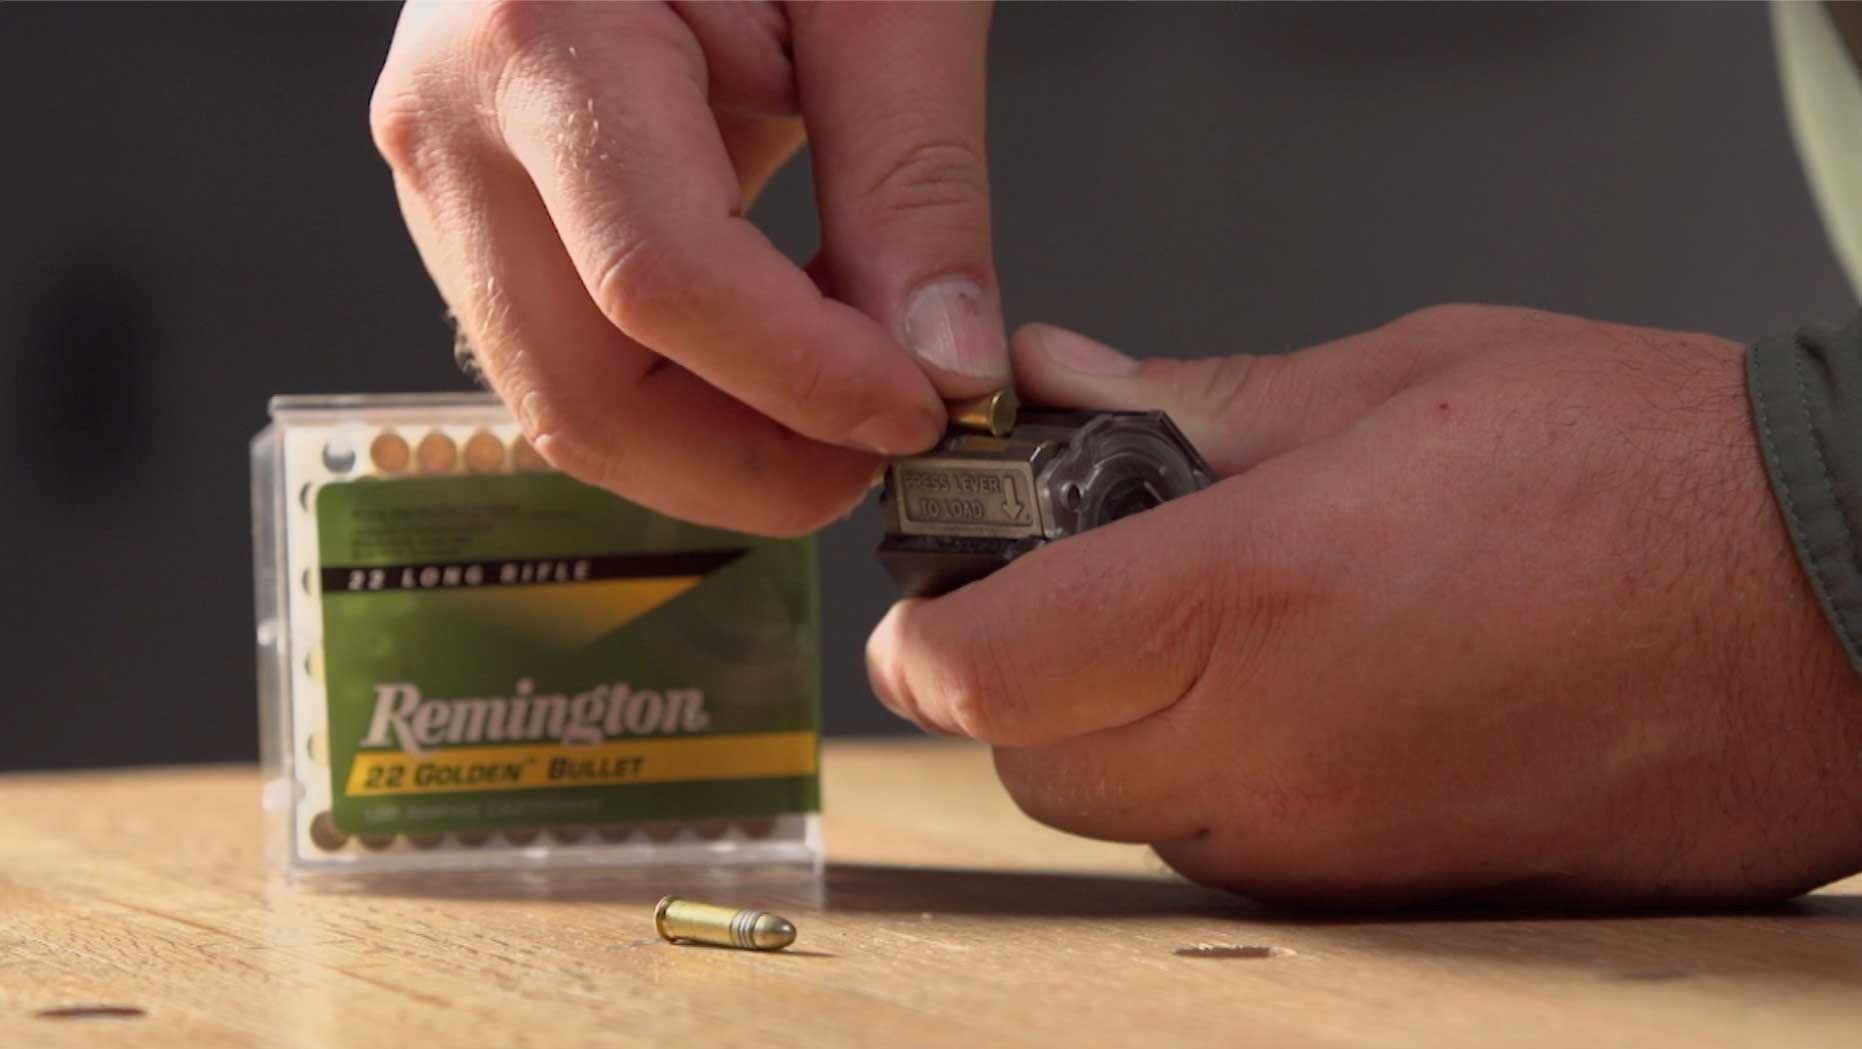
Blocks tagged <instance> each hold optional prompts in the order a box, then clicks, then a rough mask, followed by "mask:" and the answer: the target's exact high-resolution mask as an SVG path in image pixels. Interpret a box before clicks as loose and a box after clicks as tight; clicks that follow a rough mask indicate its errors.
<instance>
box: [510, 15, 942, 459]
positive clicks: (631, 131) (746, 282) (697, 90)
mask: <svg viewBox="0 0 1862 1049" xmlns="http://www.w3.org/2000/svg"><path fill="white" fill-rule="evenodd" d="M493 10H494V11H495V12H497V13H498V17H497V18H496V19H495V20H493V21H492V22H491V23H490V26H489V27H488V32H487V33H486V34H485V37H486V39H487V40H488V41H489V42H488V44H487V45H486V46H485V47H484V48H483V50H485V51H486V52H487V53H488V54H489V56H490V60H489V61H481V62H480V63H479V67H480V69H479V75H478V76H477V77H476V80H475V86H476V87H477V89H478V91H479V100H480V102H481V104H482V105H483V106H484V107H485V108H486V109H487V110H488V111H489V112H490V113H491V114H493V119H492V121H491V126H492V129H493V130H494V131H495V133H496V134H497V135H498V137H499V140H500V141H501V142H502V143H503V144H504V145H505V146H506V147H507V148H508V149H509V150H510V151H511V153H512V155H514V156H515V157H516V158H517V159H518V161H519V162H520V163H521V164H522V165H523V167H524V169H525V170H526V171H527V172H528V173H529V175H530V177H531V179H532V180H533V181H534V182H535V183H536V186H537V189H538V192H539V193H540V195H541V197H542V199H543V203H544V206H545V207H546V208H547V209H548V212H549V217H550V219H551V220H552V221H553V223H554V225H555V228H556V230H557V231H558V234H559V235H560V236H561V238H562V241H563V244H564V246H565V247H566V248H567V249H568V253H569V256H570V258H571V260H572V261H573V262H574V265H575V270H576V272H577V274H578V275H579V276H580V279H581V282H582V284H583V286H584V287H585V288H586V289H587V293H588V295H589V296H590V297H591V298H592V299H593V300H594V302H595V304H596V306H597V307H599V308H600V310H601V312H602V314H603V315H604V316H605V317H607V319H608V320H609V321H610V322H612V323H613V325H614V326H615V327H617V328H619V329H620V330H621V331H623V332H625V333H626V334H627V335H628V336H629V337H631V338H633V339H634V340H635V341H637V342H639V343H640V344H641V345H643V346H645V347H647V348H648V349H651V350H653V351H654V352H655V353H658V354H660V355H661V356H664V357H667V358H669V359H671V360H674V361H676V362H678V363H679V364H681V365H684V366H685V367H686V368H688V369H689V370H691V371H692V372H693V373H695V374H696V375H698V376H699V377H701V378H703V379H704V380H705V381H706V382H708V383H710V384H711V385H713V386H716V387H717V388H719V389H721V390H723V391H724V392H726V393H728V394H730V395H731V396H733V397H735V398H737V399H738V400H740V401H743V402H744V403H746V404H748V405H750V406H752V407H754V408H756V409H757V410H759V411H761V412H762V413H764V414H766V415H768V416H770V417H772V418H774V419H776V420H777V421H779V422H781V423H783V424H784V425H786V426H788V427H789V428H791V429H793V430H795V431H797V432H798V433H802V434H805V435H807V436H810V437H814V438H818V439H820V440H823V441H830V442H834V443H838V444H846V445H849V446H853V447H860V448H864V449H867V450H870V451H877V452H885V453H898V452H906V451H913V450H916V449H919V448H923V447H926V446H928V445H929V444H930V443H931V442H932V441H933V440H934V439H935V438H936V437H937V435H938V434H939V433H940V432H941V429H942V423H943V409H942V405H941V404H940V403H939V401H938V398H937V396H936V393H935V391H934V390H933V389H932V388H931V386H930V385H929V384H928V383H927V382H926V380H925V378H924V375H923V373H922V372H921V371H920V370H919V369H918V368H916V367H914V366H913V365H912V363H911V361H910V359H909V358H908V357H907V356H906V355H905V354H904V353H903V352H902V351H901V350H900V349H899V348H898V346H897V345H896V344H895V343H894V341H893V340H892V339H891V338H889V337H888V335H887V333H886V332H885V331H884V329H882V328H881V327H880V326H879V325H877V324H876V323H874V322H873V321H872V320H871V319H870V318H868V317H866V316H865V315H863V314H861V313H860V312H859V311H857V310H855V309H853V308H852V307H850V306H847V305H846V304H844V303H838V302H833V301H831V300H828V299H826V298H824V297H823V296H822V294H821V293H820V291H819V289H817V288H816V287H815V285H814V283H813V282H812V281H810V280H809V279H808V277H807V276H806V275H805V274H804V273H803V272H802V271H801V270H800V269H799V268H798V267H796V266H795V265H794V264H793V263H791V262H790V261H789V260H788V259H786V258H784V257H783V256H782V254H781V253H780V252H778V251H777V250H776V248H775V247H774V246H773V245H771V244H770V243H769V241H768V240H767V239H766V238H765V237H764V236H763V235H762V233H761V232H759V231H758V230H757V229H756V227H755V226H753V225H751V224H750V223H749V222H748V221H746V220H745V219H744V218H743V217H742V216H741V213H740V212H741V206H742V186H741V185H740V184H739V181H738V175H737V172H736V170H735V169H734V168H733V166H732V163H731V158H730V155H729V152H728V150H727V149H726V146H725V144H724V142H723V141H722V139H721V136H720V134H719V131H718V129H717V126H716V124H715V123H714V117H713V114H712V112H711V109H710V107H709V104H708V100H707V98H706V93H705V88H706V83H707V81H706V63H705V60H704V55H703V53H702V51H701V50H700V49H699V46H698V43H697V41H696V39H695V38H694V37H693V36H692V35H691V32H690V30H689V29H688V28H687V26H686V25H685V23H684V22H682V21H680V20H679V18H678V17H677V16H676V15H674V14H673V13H672V12H671V11H670V10H668V9H666V8H662V7H658V6H655V5H649V4H561V5H558V4H514V5H504V6H500V7H497V8H494V9H493Z"/></svg>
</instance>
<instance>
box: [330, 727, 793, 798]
mask: <svg viewBox="0 0 1862 1049" xmlns="http://www.w3.org/2000/svg"><path fill="white" fill-rule="evenodd" d="M816 741H817V737H816V735H815V733H813V732H756V733H746V734H744V735H735V736H703V737H699V738H693V739H629V740H619V741H616V742H613V743H601V744H597V745H594V746H568V745H565V744H561V743H546V744H541V745H535V744H524V745H517V746H506V747H460V748H458V749H455V750H439V751H434V752H433V753H431V754H429V755H427V756H426V757H424V758H417V757H414V756H412V755H410V754H406V753H403V752H401V751H398V750H391V751H367V752H364V753H361V754H358V755H356V761H355V765H354V766H353V767H352V768H351V769H350V770H349V785H348V786H347V787H346V788H345V790H344V793H345V794H346V795H348V796H349V797H352V798H369V797H379V796H381V795H384V794H452V793H457V792H459V791H468V790H539V789H543V788H548V787H614V786H621V785H624V784H628V783H677V782H681V781H689V780H718V779H762V778H766V777H776V776H812V775H814V774H815V770H816V753H817V748H816Z"/></svg>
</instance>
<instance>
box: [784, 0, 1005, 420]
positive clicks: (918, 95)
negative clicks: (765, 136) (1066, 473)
mask: <svg viewBox="0 0 1862 1049" xmlns="http://www.w3.org/2000/svg"><path fill="white" fill-rule="evenodd" d="M792 10H793V11H794V15H793V22H794V34H795V65H796V77H797V82H798V89H799V94H800V101H801V106H802V112H803V114H804V116H805V117H806V119H807V121H808V135H809V140H810V142H811V143H812V149H813V150H814V164H815V185H816V190H817V192H818V194H819V199H820V206H821V234H822V250H823V254H824V257H825V259H826V261H827V263H828V269H829V276H830V278H831V280H832V284H833V288H834V291H835V294H836V295H837V296H838V297H840V298H842V299H845V300H846V301H848V302H851V303H852V304H854V305H855V306H858V307H859V308H860V309H862V310H864V311H866V312H867V313H868V314H869V315H871V316H873V317H876V318H878V319H879V320H880V322H881V323H882V324H883V325H884V326H885V327H886V329H887V330H888V331H889V332H891V333H892V334H893V336H894V337H895V338H896V339H897V340H898V341H899V342H900V343H901V344H903V345H905V346H907V347H909V348H910V349H911V350H912V352H913V353H914V354H916V355H917V357H918V359H919V361H920V362H921V363H922V364H923V365H924V367H925V368H926V370H927V374H929V375H930V376H931V379H932V382H933V383H934V384H935V385H936V386H937V388H938V390H939V391H940V392H941V393H943V394H944V395H945V396H948V397H957V396H965V395H969V394H976V393H982V392H985V391H988V390H992V389H996V388H999V387H1001V386H1002V385H1003V384H1004V383H1006V382H1007V381H1008V374H1009V371H1008V351H1007V347H1006V342H1007V340H1006V339H1005V338H1004V328H1003V323H1002V302H1001V296H1000V293H999V292H998V290H997V285H996V272H995V263H994V260H993V255H992V250H991V247H990V220H989V171H988V165H987V161H986V159H985V157H986V153H985V150H984V124H985V113H984V77H985V65H986V59H987V50H988V47H987V45H988V35H989V15H990V11H989V6H988V5H987V4H981V3H954V4H830V5H822V6H820V7H809V8H799V7H798V8H794V9H792Z"/></svg>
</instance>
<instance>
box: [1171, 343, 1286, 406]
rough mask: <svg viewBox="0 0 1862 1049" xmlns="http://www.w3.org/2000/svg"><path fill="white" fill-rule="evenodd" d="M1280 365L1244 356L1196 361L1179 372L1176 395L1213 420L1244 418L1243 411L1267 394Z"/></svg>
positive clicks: (1275, 361)
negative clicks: (1203, 411) (1196, 406)
mask: <svg viewBox="0 0 1862 1049" xmlns="http://www.w3.org/2000/svg"><path fill="white" fill-rule="evenodd" d="M1278 365H1279V361H1278V360H1276V359H1275V358H1272V357H1257V356H1254V355H1251V354H1245V353H1242V354H1235V355H1233V356H1229V357H1212V358H1209V359H1206V360H1201V361H1196V362H1194V363H1192V364H1190V365H1187V366H1183V367H1179V368H1178V369H1177V370H1176V374H1175V380H1176V385H1177V387H1178V389H1177V390H1176V391H1175V392H1176V394H1177V396H1178V397H1180V398H1181V399H1182V400H1183V401H1184V402H1185V403H1189V404H1196V405H1200V406H1203V408H1204V410H1205V411H1206V412H1207V413H1208V414H1209V416H1210V417H1212V418H1217V419H1229V418H1245V417H1246V415H1245V412H1244V410H1245V409H1246V408H1248V407H1249V405H1251V404H1255V403H1259V402H1260V401H1261V399H1262V398H1263V397H1265V396H1267V395H1268V393H1269V388H1270V386H1271V385H1272V381H1273V377H1274V375H1275V373H1276V371H1277V369H1278Z"/></svg>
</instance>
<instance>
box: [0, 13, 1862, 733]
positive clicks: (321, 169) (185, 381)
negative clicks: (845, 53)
mask: <svg viewBox="0 0 1862 1049" xmlns="http://www.w3.org/2000/svg"><path fill="white" fill-rule="evenodd" d="M394 19H395V11H394V10H393V9H392V8H390V7H385V6H357V7H349V6H315V7H285V6H276V5H265V6H262V7H260V6H251V7H231V6H229V7H220V6H216V7H210V8H194V7H176V6H162V7H135V8H116V7H99V6H89V5H84V6H58V7H39V6H21V5H5V6H0V99H4V100H5V101H4V103H0V104H3V105H4V106H5V115H6V122H5V128H6V138H5V142H6V148H5V149H4V150H3V151H0V190H3V192H0V347H3V348H4V350H3V352H0V375H3V376H4V378H3V379H0V413H3V415H4V418H5V419H6V421H7V422H6V426H7V429H6V431H5V432H6V433H7V434H8V435H10V439H8V440H6V441H5V442H4V443H3V444H0V490H4V492H5V493H6V496H7V500H6V507H5V511H4V514H0V538H3V539H4V544H3V545H0V550H4V552H5V554H6V556H7V557H8V559H9V563H8V565H7V567H6V570H5V572H4V576H3V578H4V579H5V580H6V582H5V584H4V585H5V588H6V590H5V593H6V596H7V600H6V601H5V602H4V604H3V605H0V615H4V616H5V620H4V627H5V629H4V631H3V632H0V658H3V660H4V663H3V665H4V668H5V677H4V680H5V682H6V688H7V691H6V693H5V699H4V707H3V708H0V709H4V710H5V714H4V715H0V718H3V719H4V720H3V721H0V726H3V728H0V768H6V767H23V766H56V765H76V764H121V763H142V762H163V761H197V760H204V759H225V758H244V757H248V756H250V755H251V754H252V753H253V752H254V742H253V741H254V738H255V734H256V728H255V723H254V714H253V702H252V686H251V680H252V657H251V643H250V638H251V609H250V596H249V595H250V590H249V572H250V561H249V552H248V541H247V509H246V506H247V504H246V476H245V459H244V449H245V442H246V439H247V438H248V437H249V436H250V434H251V433H252V432H253V431H254V430H256V429H257V428H258V427H259V426H260V425H261V424H262V423H263V419H264V402H265V398H266V397H267V396H268V395H270V394H272V393H275V392H286V391H297V392H314V391H335V390H362V391H392V390H408V389H434V388H449V387H455V386H459V385H460V381H459V379H458V377H457V376H456V375H455V374H454V372H453V371H452V368H451V364H450V362H449V359H448V350H449V342H448V338H447V334H446V331H445V329H444V327H443V325H442V323H441V320H440V307H439V304H438V301H437V299H436V298H435V296H434V294H433V292H432V290H431V288H430V287H429V285H428V283H427V281H426V278H425V276H424V274H423V273H422V272H421V270H420V266H419V263H418V261H417V260H416V258H415V256H414V254H413V251H412V249H411V248H410V247H409V246H408V244H407V242H406V238H405V236H404V235H403V233H402V232H401V231H400V229H399V221H398V218H397V216H396V213H395V208H394V202H393V197H392V193H391V191H390V189H389V186H388V181H387V178H386V176H385V174H384V172H383V170H382V168H381V166H380V165H379V163H378V162H377V160H376V159H375V157H374V155H373V152H372V150H371V147H370V145H369V141H368V135H367V131H366V128H365V126H364V110H365V107H366V103H367V99H368V95H369V90H370V87H371V84H372V82H373V77H374V72H375V69H376V66H377V64H378V63H379V61H380V57H381V55H382V54H383V52H384V50H385V48H386V45H387V41H388V38H389V35H390V31H391V29H392V26H393V23H394ZM992 65H993V82H992V95H993V97H992V101H991V114H990V119H991V134H992V149H993V153H994V161H995V173H994V179H995V192H996V201H997V218H998V231H999V238H1000V258H1001V264H1002V271H1003V273H1002V276H1003V283H1004V285H1005V289H1006V298H1007V302H1008V308H1009V312H1010V315H1011V320H1013V321H1022V320H1033V319H1043V320H1053V321H1056V322H1060V323H1065V324H1068V325H1070V326H1073V327H1077V328H1079V329H1081V330H1084V331H1087V332H1089V333H1093V334H1096V335H1098V336H1100V337H1102V338H1105V339H1107V340H1108V341H1111V342H1114V343H1116V344H1120V345H1123V346H1126V347H1129V348H1132V349H1135V350H1139V351H1142V352H1146V353H1151V354H1172V355H1194V354H1202V353H1217V352H1229V351H1240V350H1248V351H1264V352H1265V351H1278V350H1283V349H1287V348H1290V347H1296V346H1299V345H1302V344H1305V343H1310V342H1314V341H1317V340H1322V339H1326V338H1330V337H1333V336H1337V335H1340V334H1342V333H1346V332H1349V331H1351V330H1354V329H1359V328H1364V327H1367V326H1371V325H1375V324H1378V323H1380V322H1382V321H1384V320H1386V319H1388V318H1390V317H1392V316H1395V315H1397V314H1400V313H1402V312H1405V311H1407V310H1409V309H1412V308H1414V307H1416V306H1419V305H1424V304H1427V303H1431V302H1437V301H1443V300H1485V301H1493V302H1512V303H1523V304H1530V305H1534V306H1540V307H1545V308H1551V309H1558V310H1566V311H1572V312H1577V313H1585V314H1592V315H1597V316H1602V317H1607V318H1610V319H1614V320H1620V321H1630V322H1640V323H1648V324H1657V325H1667V326H1674V327H1685V328H1693V329H1701V330H1709V331H1714V332H1718V333H1721V334H1724V335H1727V336H1730V337H1733V338H1739V339H1748V338H1751V337H1754V336H1757V335H1759V334H1761V333H1765V332H1769V331H1772V330H1775V329H1780V328H1783V327H1786V326H1789V325H1791V324H1793V323H1795V322H1797V321H1799V320H1802V319H1807V318H1811V317H1818V316H1821V317H1830V318H1834V317H1837V316H1840V315H1843V314H1844V313H1846V312H1847V311H1849V310H1852V309H1853V308H1854V306H1855V300H1854V296H1853V295H1852V294H1851V292H1850V291H1849V290H1848V289H1847V288H1846V286H1845V285H1844V283H1843V281H1842V278H1841V275H1840V273H1839V271H1838V270H1837V267H1836V264H1835V262H1834V260H1833V258H1832V256H1831V254H1830V251H1829V248H1828V247H1827V245H1826V243H1825V241H1824V240H1823V237H1822V234H1821V232H1820V231H1819V229H1818V226H1817V223H1816V218H1815V215H1814V213H1813V212H1812V209H1811V204H1810V201H1809V198H1808V196H1807V193H1806V190H1805V187H1804V183H1803V180H1802V176H1801V175H1800V173H1799V171H1798V168H1797V164H1796V159H1795V157H1794V156H1793V154H1792V152H1791V148H1790V142H1789V138H1788V134H1787V130H1786V127H1785V125H1784V122H1783V117H1782V113H1781V108H1780V101H1779V96H1778V88H1777V78H1776V72H1775V70H1774V68H1773V61H1772V52H1771V41H1770V36H1769V32H1768V29H1767V22H1766V13H1765V11H1764V9H1763V8H1761V7H1756V6H1713V7H1676V6H1646V7H1645V6H1615V5H1610V6H1574V7H1562V6H1561V7H1522V6H1507V7H1504V8H1501V7H1492V8H1489V7H1467V6H1449V7H1428V8H1409V7H1395V6H1378V7H1375V8H1363V7H1342V6H1311V7H1296V8H1283V7H1254V6H1249V7H1196V8H1177V7H1158V6H1146V7H1122V6H1107V7H1090V8H1071V7H1057V6H1040V7H1035V6H1025V7H1006V8H1004V9H1002V10H1000V11H999V13H998V16H997V28H996V34H995V41H994V48H993V58H992ZM807 178H808V176H807V172H806V171H805V170H804V169H803V168H802V167H800V166H798V167H797V168H796V169H794V170H791V171H789V172H786V173H785V174H784V175H783V176H781V177H780V178H779V179H778V180H777V182H776V183H775V184H774V186H773V187H772V189H771V191H770V193H769V195H768V197H767V199H766V201H765V203H764V204H763V205H762V206H761V208H760V217H761V218H762V220H763V221H764V222H765V223H766V225H767V227H768V228H769V229H770V230H771V232H772V235H773V236H774V237H775V238H776V239H777V241H778V242H779V243H780V244H782V245H783V246H784V248H785V249H787V250H789V251H791V252H792V253H793V254H795V255H796V256H797V257H805V256H806V255H808V254H810V253H811V252H812V250H813V246H814V239H815V232H814V226H813V220H812V217H811V216H810V213H809V212H810V197H809V191H808V183H807ZM877 534H878V524H877V520H876V517H875V515H873V514H872V513H871V512H865V513H862V514H859V515H857V516H856V518H855V519H854V520H853V521H851V522H849V523H847V524H846V525H843V526H841V527H837V528H835V529H833V530H832V531H831V532H829V533H828V534H827V535H825V536H824V537H823V553H824V562H825V565H826V579H825V593H826V596H827V600H826V609H827V620H826V626H825V634H826V637H825V641H826V646H825V647H826V671H827V674H826V677H827V683H828V726H829V729H830V730H831V731H837V732H871V731H883V730H889V729H892V728H894V727H895V725H896V723H895V722H893V721H892V720H891V718H890V716H889V715H887V714H885V713H884V712H883V711H881V710H880V709H879V708H878V707H877V706H876V705H875V704H874V703H873V702H872V700H871V699H870V697H869V696H868V695H867V693H866V684H865V674H864V671H863V670H862V667H861V662H860V649H861V644H862V642H863V640H864V637H865V632H866V630H867V628H868V627H869V626H870V625H871V624H872V623H873V622H874V621H875V620H876V619H877V618H878V616H879V615H880V614H881V613H882V612H883V610H884V608H885V605H886V602H887V596H888V587H887V584H886V580H885V578H884V576H883V575H882V574H881V573H880V572H879V570H878V569H877V567H876V565H875V564H874V562H873V560H872V558H871V554H870V550H871V547H872V545H873V543H874V542H875V541H876V538H877Z"/></svg>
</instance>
